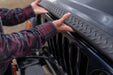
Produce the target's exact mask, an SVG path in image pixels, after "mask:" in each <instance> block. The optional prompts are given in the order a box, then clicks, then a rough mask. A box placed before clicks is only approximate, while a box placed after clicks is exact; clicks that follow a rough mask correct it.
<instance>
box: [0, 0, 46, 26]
mask: <svg viewBox="0 0 113 75" xmlns="http://www.w3.org/2000/svg"><path fill="white" fill-rule="evenodd" d="M40 2H41V0H36V1H34V2H32V3H31V5H29V6H27V7H25V8H23V9H21V8H16V9H12V10H9V9H5V8H4V9H0V16H1V18H2V21H3V25H8V26H10V25H16V24H19V23H22V22H24V21H26V20H27V19H29V18H31V17H33V16H35V14H45V13H48V11H47V10H46V9H44V8H42V7H40V6H38V4H39V3H40Z"/></svg>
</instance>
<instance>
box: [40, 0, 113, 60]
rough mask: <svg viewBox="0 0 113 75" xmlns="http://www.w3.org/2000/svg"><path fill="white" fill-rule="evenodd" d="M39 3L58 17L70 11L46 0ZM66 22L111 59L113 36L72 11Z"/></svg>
mask: <svg viewBox="0 0 113 75" xmlns="http://www.w3.org/2000/svg"><path fill="white" fill-rule="evenodd" d="M40 5H41V6H43V7H44V8H46V9H48V10H49V11H50V12H51V13H52V14H53V15H55V16H56V17H58V18H60V17H62V16H63V15H64V14H65V13H66V12H70V11H68V10H67V8H65V7H62V6H59V5H55V4H54V3H52V2H50V1H48V0H47V1H46V0H43V1H42V2H41V3H40ZM66 23H67V24H69V25H70V26H71V27H73V28H74V29H75V30H76V31H77V32H78V33H79V34H81V36H83V37H84V38H85V39H86V40H87V41H88V42H90V43H91V44H92V45H93V46H94V47H95V48H96V49H97V50H99V51H100V52H101V53H103V54H104V55H105V56H107V57H108V58H110V59H111V60H112V61H113V37H112V36H111V35H109V34H108V33H106V32H105V31H104V30H102V29H100V28H98V27H97V26H96V25H94V23H91V22H90V23H89V22H87V21H86V20H85V19H82V18H81V17H79V16H78V15H76V13H74V12H72V15H71V17H70V18H69V19H68V20H67V21H66Z"/></svg>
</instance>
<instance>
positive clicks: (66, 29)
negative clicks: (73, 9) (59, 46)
mask: <svg viewBox="0 0 113 75" xmlns="http://www.w3.org/2000/svg"><path fill="white" fill-rule="evenodd" d="M70 16H71V13H67V14H65V15H64V16H63V17H62V18H61V19H59V20H56V21H53V22H52V23H53V24H54V26H55V27H56V29H57V31H58V32H74V30H73V29H72V28H71V27H70V26H68V25H66V24H64V21H65V20H66V19H68V18H69V17H70Z"/></svg>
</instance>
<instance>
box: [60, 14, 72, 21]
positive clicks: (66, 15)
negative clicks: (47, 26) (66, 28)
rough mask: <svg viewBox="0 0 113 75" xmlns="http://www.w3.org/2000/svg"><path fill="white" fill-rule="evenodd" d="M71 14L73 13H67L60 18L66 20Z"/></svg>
mask: <svg viewBox="0 0 113 75" xmlns="http://www.w3.org/2000/svg"><path fill="white" fill-rule="evenodd" d="M70 16H71V13H67V14H65V15H64V16H63V17H62V18H61V19H60V20H61V21H62V22H64V21H65V20H67V19H68V18H69V17H70Z"/></svg>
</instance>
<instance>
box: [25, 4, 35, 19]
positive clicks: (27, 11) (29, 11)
mask: <svg viewBox="0 0 113 75" xmlns="http://www.w3.org/2000/svg"><path fill="white" fill-rule="evenodd" d="M23 12H24V13H25V16H26V17H27V18H31V17H34V16H35V13H34V11H33V8H32V6H31V5H28V6H27V7H25V8H23Z"/></svg>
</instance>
